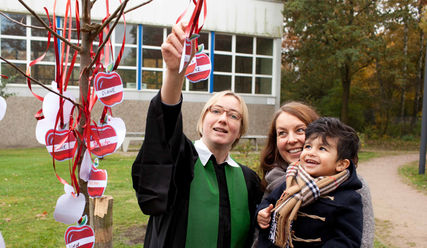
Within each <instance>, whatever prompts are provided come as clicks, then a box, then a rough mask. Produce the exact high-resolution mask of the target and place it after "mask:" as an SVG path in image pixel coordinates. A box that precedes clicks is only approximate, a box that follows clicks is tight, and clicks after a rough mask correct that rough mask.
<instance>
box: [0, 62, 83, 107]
mask: <svg viewBox="0 0 427 248" xmlns="http://www.w3.org/2000/svg"><path fill="white" fill-rule="evenodd" d="M0 59H1V60H3V61H4V62H6V63H7V64H9V65H10V66H12V67H13V68H15V70H17V71H18V72H19V73H21V74H22V75H23V76H25V77H26V78H28V79H30V80H31V81H33V82H34V83H36V84H38V85H40V86H41V87H42V88H44V89H46V90H48V91H50V92H52V93H54V94H56V95H58V96H59V97H61V98H63V99H65V100H67V101H69V102H71V103H72V104H73V105H75V106H77V107H79V108H80V107H81V106H80V104H78V103H76V102H74V101H73V100H72V99H71V98H68V97H66V96H64V95H62V94H60V93H58V92H56V91H54V90H52V89H51V88H49V87H47V86H46V85H44V84H43V83H42V82H40V81H38V80H37V79H35V78H33V77H31V76H28V75H27V74H26V73H25V72H24V71H22V70H21V69H20V68H19V67H18V66H16V65H15V64H13V63H12V62H10V61H8V60H7V59H5V58H3V57H2V56H0Z"/></svg>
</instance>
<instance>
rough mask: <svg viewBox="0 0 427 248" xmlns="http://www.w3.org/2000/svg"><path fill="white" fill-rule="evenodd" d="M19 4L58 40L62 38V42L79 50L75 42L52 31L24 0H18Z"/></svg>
mask: <svg viewBox="0 0 427 248" xmlns="http://www.w3.org/2000/svg"><path fill="white" fill-rule="evenodd" d="M18 1H19V2H20V3H21V4H22V6H24V7H25V8H26V9H27V10H28V11H29V12H30V13H31V15H33V16H34V17H35V18H36V19H37V20H38V21H39V22H40V23H41V24H42V25H43V26H44V28H45V29H47V30H48V31H49V32H50V33H51V34H52V35H53V36H55V37H56V38H58V39H60V40H62V41H63V42H65V44H67V45H69V46H70V47H71V48H73V49H74V50H76V51H79V52H80V51H81V48H80V47H79V46H77V45H75V44H73V43H71V42H69V41H68V40H67V39H65V38H64V37H63V36H61V35H59V34H58V33H56V32H55V31H53V29H51V28H50V27H49V25H47V24H46V23H45V22H44V21H43V20H42V19H41V18H40V16H39V15H38V14H37V13H36V12H34V10H32V9H31V8H30V7H29V6H28V5H26V4H25V3H24V1H23V0H18Z"/></svg>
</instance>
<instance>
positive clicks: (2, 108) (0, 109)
mask: <svg viewBox="0 0 427 248" xmlns="http://www.w3.org/2000/svg"><path fill="white" fill-rule="evenodd" d="M6 108H7V103H6V100H5V99H4V98H3V97H1V96H0V121H1V120H3V117H4V115H5V114H6Z"/></svg>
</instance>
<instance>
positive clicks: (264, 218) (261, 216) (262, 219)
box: [257, 204, 274, 229]
mask: <svg viewBox="0 0 427 248" xmlns="http://www.w3.org/2000/svg"><path fill="white" fill-rule="evenodd" d="M273 207H274V206H273V204H270V205H269V206H268V207H266V208H264V209H263V210H261V211H259V212H258V215H257V221H258V225H259V226H260V227H261V228H262V229H266V228H268V227H269V226H270V220H271V210H272V209H273Z"/></svg>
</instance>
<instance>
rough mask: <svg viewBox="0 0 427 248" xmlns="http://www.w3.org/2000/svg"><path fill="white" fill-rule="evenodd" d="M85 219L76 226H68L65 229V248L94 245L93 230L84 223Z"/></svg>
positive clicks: (90, 247) (80, 247)
mask: <svg viewBox="0 0 427 248" xmlns="http://www.w3.org/2000/svg"><path fill="white" fill-rule="evenodd" d="M82 219H85V220H84V222H82V223H81V224H80V225H78V226H70V227H68V228H67V230H66V231H65V235H64V237H65V245H66V248H92V247H94V246H95V232H94V231H93V229H92V227H90V226H88V225H86V222H87V220H86V216H85V217H83V218H82Z"/></svg>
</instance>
